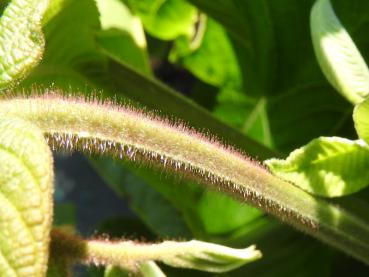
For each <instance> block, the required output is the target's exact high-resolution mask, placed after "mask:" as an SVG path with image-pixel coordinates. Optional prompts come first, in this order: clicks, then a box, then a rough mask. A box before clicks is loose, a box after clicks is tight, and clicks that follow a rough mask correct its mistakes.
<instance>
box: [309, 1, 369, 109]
mask: <svg viewBox="0 0 369 277" xmlns="http://www.w3.org/2000/svg"><path fill="white" fill-rule="evenodd" d="M310 25H311V36H312V39H313V44H314V49H315V53H316V56H317V58H318V62H319V64H320V67H321V69H322V70H323V72H324V74H325V76H326V77H327V79H328V81H329V82H330V83H331V84H332V86H334V87H335V88H336V89H337V90H338V91H339V92H340V93H341V94H342V95H343V96H345V97H346V98H347V99H348V100H349V101H350V102H352V103H353V104H358V103H360V102H362V101H363V100H364V98H365V97H366V96H367V95H368V94H369V69H368V67H367V65H366V63H365V61H364V59H363V57H362V56H361V54H360V52H359V50H358V49H357V47H356V45H355V43H354V42H353V41H352V39H351V37H350V35H349V34H348V32H347V31H346V29H345V28H344V26H343V25H342V23H341V22H340V20H339V19H338V18H337V16H336V14H335V12H334V10H333V7H332V4H331V2H330V0H317V1H316V2H315V4H314V6H313V8H312V11H311V19H310Z"/></svg>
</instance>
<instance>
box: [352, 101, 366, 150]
mask: <svg viewBox="0 0 369 277" xmlns="http://www.w3.org/2000/svg"><path fill="white" fill-rule="evenodd" d="M368 115H369V100H365V101H364V102H362V103H360V104H359V105H357V106H356V107H355V110H354V122H355V128H356V131H357V133H358V135H359V137H360V138H361V139H363V140H364V141H365V142H366V143H368V144H369V122H368V118H369V117H368Z"/></svg>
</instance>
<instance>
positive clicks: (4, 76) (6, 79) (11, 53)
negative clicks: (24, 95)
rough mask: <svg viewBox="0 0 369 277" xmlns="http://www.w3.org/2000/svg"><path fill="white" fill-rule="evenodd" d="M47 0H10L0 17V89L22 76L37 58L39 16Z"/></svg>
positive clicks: (40, 43) (39, 54)
mask: <svg viewBox="0 0 369 277" xmlns="http://www.w3.org/2000/svg"><path fill="white" fill-rule="evenodd" d="M47 4H48V0H26V1H23V0H21V1H11V3H10V4H9V5H8V6H7V7H6V9H5V11H4V13H3V15H2V17H1V19H0V41H1V43H0V49H1V50H0V53H1V54H0V55H1V59H0V88H1V89H4V88H5V87H7V86H8V85H9V84H10V83H14V82H17V81H19V80H20V79H23V78H24V77H25V76H26V74H28V72H29V71H30V70H31V69H32V68H33V67H34V66H35V65H37V63H38V62H39V61H40V59H41V57H42V54H43V52H44V46H45V40H44V35H43V33H42V31H41V19H42V16H43V14H44V12H45V10H46V8H47Z"/></svg>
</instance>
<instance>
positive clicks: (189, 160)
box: [0, 95, 369, 264]
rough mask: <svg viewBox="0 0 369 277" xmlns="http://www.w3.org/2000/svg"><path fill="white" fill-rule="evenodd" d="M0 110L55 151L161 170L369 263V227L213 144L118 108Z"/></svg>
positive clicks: (5, 104) (51, 103)
mask: <svg viewBox="0 0 369 277" xmlns="http://www.w3.org/2000/svg"><path fill="white" fill-rule="evenodd" d="M0 113H3V114H6V115H8V116H17V117H22V118H24V119H27V120H30V121H32V122H33V123H34V124H36V125H37V126H38V127H39V128H41V130H43V132H44V133H45V136H46V137H47V139H48V142H49V144H50V145H51V146H52V147H53V148H54V149H58V148H62V149H67V150H81V151H84V152H90V153H107V154H110V155H113V156H116V157H119V158H127V159H131V160H136V161H140V162H144V163H147V164H153V165H155V166H161V167H162V168H164V169H168V170H170V171H175V172H176V173H178V174H180V173H182V174H184V175H186V176H187V177H190V178H192V179H195V180H197V181H199V182H200V183H203V184H205V185H206V186H208V187H213V188H216V189H220V190H222V191H224V192H226V193H228V194H230V195H232V196H234V197H236V198H238V199H241V200H242V201H245V202H248V203H251V204H253V205H254V206H256V207H259V208H261V209H263V210H265V211H266V212H268V213H270V214H272V215H274V216H276V217H278V218H279V219H281V220H283V221H285V222H287V223H289V224H290V225H292V226H294V227H296V228H297V229H299V230H301V231H304V232H306V233H308V234H310V235H312V236H314V237H316V238H319V239H320V240H322V241H324V242H326V243H328V244H330V245H332V246H334V247H336V248H338V249H340V250H342V251H344V252H346V253H347V254H350V255H352V256H354V257H356V258H357V259H359V260H361V261H363V262H365V263H367V264H369V226H368V224H367V222H365V220H361V219H360V218H358V217H356V216H355V215H353V214H350V213H349V212H348V211H345V210H343V209H340V208H339V207H337V206H334V205H333V204H330V203H328V202H326V201H324V200H322V199H319V198H316V197H313V196H311V195H310V194H308V193H306V192H304V191H302V190H300V189H299V188H297V187H296V186H294V185H292V184H290V183H288V182H285V181H283V180H281V179H279V178H277V177H276V176H274V175H272V174H271V173H270V172H269V171H267V170H266V169H265V168H264V167H262V166H260V165H259V164H257V163H256V162H253V161H251V160H250V159H248V158H247V157H245V156H243V155H242V154H240V153H239V152H237V151H235V150H233V149H231V148H229V147H225V146H223V145H222V144H221V143H220V142H218V141H216V140H215V139H211V138H209V137H208V136H205V135H203V134H200V133H198V132H196V131H194V130H191V129H188V128H186V127H184V126H183V125H181V124H171V123H170V122H168V121H165V120H162V119H160V118H158V117H155V116H152V115H147V114H144V113H142V112H139V111H136V110H133V109H130V108H129V107H117V106H115V105H113V104H102V103H98V102H96V101H88V102H86V101H84V99H76V98H70V97H67V98H65V97H64V98H63V97H61V96H56V95H46V96H35V97H30V98H28V99H23V98H14V99H4V100H1V101H0Z"/></svg>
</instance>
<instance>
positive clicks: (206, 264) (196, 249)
mask: <svg viewBox="0 0 369 277" xmlns="http://www.w3.org/2000/svg"><path fill="white" fill-rule="evenodd" d="M51 237H52V243H51V247H50V248H51V253H52V255H53V257H58V258H59V259H62V260H63V259H64V261H65V262H66V263H67V264H69V265H72V264H75V263H84V264H95V265H105V266H107V265H113V266H118V267H121V268H124V269H127V270H129V271H131V272H135V271H137V270H138V269H139V268H140V266H141V265H142V264H143V263H147V262H149V261H158V262H162V263H164V264H166V265H169V266H173V267H180V268H191V269H198V270H203V271H208V272H218V273H221V272H227V271H230V270H233V269H235V268H237V267H240V266H242V265H244V264H246V263H250V262H253V261H255V260H257V259H259V258H261V252H260V251H258V250H256V249H255V246H253V245H252V246H250V247H248V248H245V249H234V248H229V247H225V246H220V245H217V244H212V243H206V242H201V241H197V240H191V241H183V242H177V241H164V242H160V243H139V242H135V241H127V240H125V241H124V240H123V241H108V240H106V239H100V240H98V239H91V240H84V239H82V238H80V237H79V236H77V235H74V234H70V233H67V232H65V231H61V230H58V229H54V230H53V231H52V232H51Z"/></svg>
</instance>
